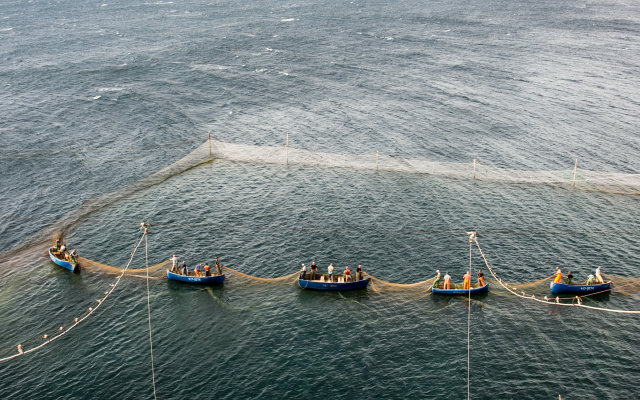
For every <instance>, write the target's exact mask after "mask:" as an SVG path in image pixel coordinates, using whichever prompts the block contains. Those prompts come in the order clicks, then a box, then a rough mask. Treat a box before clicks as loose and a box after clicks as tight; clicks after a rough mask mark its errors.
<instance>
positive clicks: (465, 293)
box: [431, 283, 489, 296]
mask: <svg viewBox="0 0 640 400" xmlns="http://www.w3.org/2000/svg"><path fill="white" fill-rule="evenodd" d="M488 291H489V284H488V283H485V284H484V286H480V287H475V288H474V287H472V288H470V289H456V288H453V289H440V288H434V287H432V288H431V292H432V293H434V294H446V295H449V296H469V292H471V295H474V294H481V293H487V292H488Z"/></svg>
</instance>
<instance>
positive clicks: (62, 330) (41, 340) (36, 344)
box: [0, 230, 148, 362]
mask: <svg viewBox="0 0 640 400" xmlns="http://www.w3.org/2000/svg"><path fill="white" fill-rule="evenodd" d="M146 236H147V231H146V230H145V231H144V233H143V234H142V237H140V240H139V241H138V243H136V245H135V246H134V247H133V251H132V252H131V255H130V256H129V261H128V262H127V265H126V266H125V267H124V268H116V269H118V270H119V271H120V273H119V274H118V277H117V278H116V281H115V283H112V284H111V285H110V288H109V290H107V291H105V292H104V295H103V296H102V297H101V298H100V299H98V300H96V303H95V305H94V306H91V307H89V308H87V310H86V311H85V312H84V313H83V314H82V315H81V316H79V317H76V318H74V319H73V321H72V322H69V323H68V324H66V325H62V326H60V327H58V328H56V329H55V330H52V331H49V332H47V333H44V334H43V335H41V336H39V337H38V338H35V339H31V340H28V341H26V342H23V343H21V344H18V345H17V346H14V347H10V348H8V349H4V350H2V351H0V353H7V352H9V351H11V352H13V353H14V354H12V355H10V356H5V357H2V358H0V362H4V361H8V360H11V359H14V358H16V357H20V356H23V355H25V354H29V353H32V352H34V351H36V350H39V349H41V348H43V347H45V346H46V345H48V344H50V343H52V342H53V341H54V340H57V339H59V338H61V337H62V336H64V335H66V334H67V333H69V332H70V331H71V330H72V329H73V328H75V327H76V326H77V325H78V324H80V323H82V322H83V321H84V320H86V319H87V318H89V317H90V316H91V315H92V314H93V313H94V312H95V311H96V310H97V309H98V308H100V306H101V305H102V304H103V303H104V301H105V300H106V299H107V298H108V297H109V295H111V293H112V292H113V291H114V289H115V288H116V287H117V286H118V284H119V283H120V280H121V279H122V277H123V276H124V275H125V273H126V272H127V270H128V269H129V266H130V265H131V261H132V260H133V256H134V255H135V254H136V251H137V250H138V247H140V244H141V243H142V240H143V239H144V238H145V237H146ZM110 268H114V267H110ZM147 269H148V268H147ZM29 345H33V347H28V346H29Z"/></svg>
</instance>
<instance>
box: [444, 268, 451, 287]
mask: <svg viewBox="0 0 640 400" xmlns="http://www.w3.org/2000/svg"><path fill="white" fill-rule="evenodd" d="M443 289H451V275H449V273H448V272H447V273H446V274H444V286H443Z"/></svg>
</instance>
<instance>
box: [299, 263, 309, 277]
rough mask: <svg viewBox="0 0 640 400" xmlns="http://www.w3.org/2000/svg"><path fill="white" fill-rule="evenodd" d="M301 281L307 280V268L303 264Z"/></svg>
mask: <svg viewBox="0 0 640 400" xmlns="http://www.w3.org/2000/svg"><path fill="white" fill-rule="evenodd" d="M300 279H303V280H306V279H307V266H306V265H304V264H302V268H300Z"/></svg>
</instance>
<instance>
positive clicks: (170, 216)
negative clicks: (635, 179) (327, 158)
mask: <svg viewBox="0 0 640 400" xmlns="http://www.w3.org/2000/svg"><path fill="white" fill-rule="evenodd" d="M639 33H640V10H639V9H638V7H637V6H634V5H633V4H631V5H629V4H625V3H623V2H618V1H605V2H601V3H597V4H595V3H584V2H566V3H563V4H556V3H555V2H545V1H543V2H537V3H535V4H528V3H526V2H515V3H514V2H501V1H491V2H488V3H487V2H485V3H481V4H480V3H478V4H468V3H465V2H453V3H450V2H432V3H428V4H425V3H419V2H412V1H407V2H401V3H397V4H396V3H394V4H385V3H382V2H372V3H357V2H344V3H343V2H331V3H323V4H319V3H312V2H298V3H296V4H289V3H282V2H277V1H276V2H268V3H265V4H253V3H246V2H221V3H220V2H219V3H206V2H201V1H196V0H193V1H187V2H157V3H131V2H128V1H127V2H125V1H113V2H108V3H107V2H105V3H104V4H87V5H82V4H77V3H75V2H66V1H61V2H53V1H46V0H43V1H34V2H30V3H22V2H8V3H3V4H1V5H0V54H1V55H2V56H3V60H4V61H3V62H2V63H0V86H2V87H3V91H1V92H0V105H1V109H2V110H3V117H2V119H0V137H1V138H2V139H3V142H4V143H5V146H3V149H0V168H1V169H2V174H0V185H1V186H0V187H1V188H2V195H1V196H0V206H1V207H0V209H1V210H2V211H1V214H0V217H1V219H2V222H3V223H2V224H1V227H0V249H2V251H3V253H2V256H1V257H0V263H1V267H0V283H1V289H0V326H1V327H2V332H3V334H2V335H0V350H7V349H8V352H7V351H5V352H3V353H2V355H6V354H11V352H12V350H11V348H14V347H15V346H16V345H17V344H19V343H25V342H26V341H28V340H31V339H34V338H36V339H37V338H38V337H39V336H40V335H42V334H43V333H45V332H51V331H52V330H55V329H56V327H57V326H60V325H63V324H67V323H69V322H70V321H71V320H73V318H74V317H76V316H79V315H81V314H82V313H83V312H84V311H85V310H86V309H87V308H88V307H90V306H94V305H95V304H96V300H97V299H99V298H101V297H102V296H103V294H104V292H105V291H106V290H108V289H109V285H110V284H112V283H113V282H114V280H115V277H114V276H113V275H112V274H108V273H106V272H101V271H100V270H97V269H94V270H91V271H84V272H83V273H81V274H79V275H73V274H69V273H67V271H65V270H62V269H60V268H58V267H56V266H55V265H52V264H51V263H50V262H49V261H48V259H47V257H46V247H47V246H48V244H49V237H48V236H47V234H44V235H43V234H40V232H42V231H43V230H45V229H47V228H49V227H52V226H53V227H54V228H61V227H62V228H64V227H69V229H68V231H67V232H66V240H67V241H68V243H69V244H70V246H71V247H72V248H77V249H78V251H79V252H80V254H81V255H82V256H84V257H87V258H89V259H92V260H95V261H98V262H100V263H104V264H107V265H112V266H117V267H123V266H124V265H125V264H126V262H127V260H128V256H129V252H130V251H131V249H132V246H133V245H134V244H135V243H136V241H137V240H138V238H139V235H140V230H139V224H140V222H142V221H145V222H148V223H149V224H150V225H151V226H150V235H149V262H150V264H156V263H159V262H161V261H164V260H166V259H168V258H169V257H170V256H171V255H172V254H177V255H178V257H180V259H181V260H182V259H185V260H187V262H188V263H189V265H190V266H193V264H194V263H196V262H202V261H211V260H212V259H213V258H214V257H215V256H220V257H221V259H222V260H223V262H224V263H225V264H227V265H229V266H230V267H232V268H234V269H236V270H238V271H241V272H244V273H247V274H251V275H255V276H260V277H267V278H269V277H280V276H284V275H288V274H290V273H293V272H295V271H296V270H297V269H298V268H299V265H300V263H306V264H308V263H310V262H311V261H316V262H317V263H319V264H320V266H321V268H322V269H323V270H324V269H325V268H326V266H327V264H328V263H329V262H333V263H334V264H335V265H336V266H337V267H338V268H339V269H341V268H343V267H344V266H346V265H348V266H350V267H352V268H353V267H355V266H356V265H357V264H362V265H364V267H365V270H366V271H367V272H368V273H370V274H371V275H373V276H375V277H377V278H380V279H383V280H385V281H390V282H395V283H413V282H418V281H422V280H424V279H427V278H429V277H432V276H433V274H434V272H435V270H436V269H440V270H441V271H443V272H445V271H448V272H450V273H451V274H452V275H453V276H454V279H455V280H456V281H460V280H461V277H462V275H463V274H464V272H465V271H466V269H467V268H468V265H469V244H468V241H467V237H466V235H465V234H464V232H466V231H471V230H474V231H478V238H479V242H480V244H481V246H482V248H483V250H484V252H485V253H486V255H487V257H488V260H489V262H491V263H492V265H493V266H494V268H495V270H496V271H497V272H498V273H499V274H500V277H501V278H503V279H504V280H505V281H508V282H530V281H535V280H538V279H542V278H544V277H547V276H549V275H551V273H552V272H553V271H554V270H555V268H556V267H557V266H560V267H562V269H563V270H572V271H573V273H574V275H575V276H576V277H577V279H584V277H585V276H586V275H587V274H588V273H591V272H592V271H593V270H594V268H595V267H596V266H597V265H601V266H602V268H603V270H604V272H605V274H612V275H615V276H618V277H627V278H637V277H639V276H640V271H639V270H638V265H639V264H640V263H639V261H640V260H639V258H638V254H640V251H639V250H640V241H639V240H638V237H640V235H639V232H638V223H637V221H638V220H639V219H640V218H639V217H640V215H639V214H640V211H639V210H640V208H639V207H638V197H637V196H621V195H612V194H609V193H599V192H585V191H580V190H573V189H571V187H570V186H568V185H564V186H562V185H560V186H550V185H546V184H544V183H542V184H512V183H508V182H487V181H475V182H474V181H473V180H471V179H458V178H448V177H444V176H434V175H429V174H418V173H405V172H391V171H379V172H376V171H375V170H373V169H371V168H358V166H357V165H356V166H355V168H334V167H326V166H321V165H317V166H313V165H299V164H291V165H289V166H287V165H284V164H266V163H262V162H260V161H259V157H257V156H256V155H255V154H252V153H249V154H247V157H246V161H245V162H240V161H237V160H235V159H224V158H222V159H216V160H214V161H212V162H210V163H206V164H202V165H199V166H197V167H195V168H193V169H189V170H187V171H185V172H183V173H180V174H177V175H174V176H171V177H170V178H168V179H167V180H166V181H163V182H157V184H156V185H152V186H150V187H148V188H146V189H142V190H133V189H132V190H129V191H127V190H126V189H122V188H127V187H128V186H127V185H130V184H132V183H135V182H139V181H140V180H141V179H143V178H144V177H146V176H148V175H150V174H153V173H155V172H156V171H159V170H160V169H162V168H164V167H166V166H168V165H170V164H172V163H174V162H175V161H177V160H180V159H181V158H182V157H183V156H185V155H186V154H189V153H190V152H191V151H192V150H193V149H194V148H196V147H197V146H200V145H201V144H202V143H203V142H204V140H205V139H206V133H207V132H208V131H210V130H211V131H212V135H213V136H214V138H215V139H217V140H222V141H225V142H230V143H240V144H248V145H255V146H259V147H258V148H266V147H264V146H275V145H282V144H283V143H284V139H285V136H286V134H289V140H290V144H291V145H292V146H294V147H296V148H299V149H305V150H308V151H310V153H309V154H310V157H312V158H313V157H318V158H320V157H322V154H321V152H328V153H332V154H344V155H345V156H344V157H345V159H354V160H357V157H355V156H354V155H357V154H365V153H367V154H373V150H375V149H379V150H381V152H383V153H384V154H386V155H388V156H389V157H393V158H394V159H396V160H399V162H402V161H403V160H410V159H413V160H415V159H418V160H427V161H437V162H457V163H469V162H470V161H471V160H472V159H474V158H475V159H478V160H480V162H481V163H483V164H485V165H493V166H497V167H502V168H511V169H517V170H521V171H531V172H532V173H535V172H533V171H537V170H565V169H566V170H570V169H571V168H572V166H573V160H574V159H576V158H578V159H579V162H580V165H581V166H582V167H584V168H587V169H590V170H597V171H608V172H614V171H615V172H623V173H637V171H638V169H639V166H640V163H639V162H640V159H639V158H638V149H639V148H640V142H639V137H638V135H637V132H636V129H635V127H636V126H638V122H640V121H639V119H638V115H640V113H638V104H640V99H639V98H638V93H637V89H636V88H637V87H638V86H639V85H638V84H639V83H640V82H638V76H640V75H639V74H638V57H637V54H638V52H637V50H638V44H637V43H639V42H638V37H639V36H640V35H639ZM260 146H262V147H260ZM117 190H121V192H119V193H120V194H122V193H125V195H124V196H123V197H122V198H120V196H116V195H110V194H109V193H112V192H114V191H117ZM99 196H104V197H102V198H101V199H100V200H99V201H97V200H92V199H95V198H97V197H99ZM110 199H111V200H110ZM91 204H94V205H96V207H95V210H92V211H91V212H86V213H85V212H80V211H78V210H83V209H84V208H83V207H87V209H88V208H90V207H91ZM97 205H101V206H102V207H97ZM69 213H71V214H69ZM65 215H71V216H73V217H74V218H67V219H66V220H65V221H64V222H62V223H59V224H56V221H59V220H60V219H61V218H62V217H64V216H65ZM43 238H44V239H46V240H45V241H43ZM14 249H18V250H14ZM142 250H143V249H141V250H139V253H138V254H137V255H136V257H135V258H134V261H133V264H132V267H133V268H141V267H144V265H145V260H144V256H143V254H144V253H143V252H142ZM472 266H473V269H474V270H476V269H477V268H479V267H483V264H482V261H481V258H480V255H479V253H478V251H477V250H476V249H473V251H472ZM162 273H163V271H159V272H156V273H154V274H152V276H151V280H150V291H149V293H150V304H151V318H152V334H153V345H154V361H155V362H154V366H155V379H156V386H157V395H158V398H229V399H237V398H264V399H272V398H345V399H346V398H349V399H354V398H355V399H358V398H363V399H364V398H389V399H400V398H402V399H405V398H464V397H465V396H466V395H467V387H466V382H467V380H466V377H467V313H468V311H469V307H470V309H471V328H470V337H471V342H470V343H471V351H470V364H471V373H470V382H471V397H473V398H487V399H488V398H513V399H516V398H517V399H520V398H535V399H538V398H539V399H543V398H544V399H548V398H557V396H558V394H561V395H562V396H563V398H567V399H571V398H580V399H583V398H611V399H621V398H629V399H632V398H636V397H637V382H638V379H639V378H640V376H639V373H638V370H637V358H638V356H639V353H638V348H639V345H640V338H639V336H638V317H637V316H634V315H625V314H613V313H606V312H598V311H594V310H587V309H578V308H570V307H555V306H549V305H542V304H538V303H533V302H531V301H527V300H522V299H518V298H516V297H514V296H512V295H511V294H509V293H507V292H506V291H504V290H501V289H499V288H498V286H497V284H496V283H495V282H491V284H492V290H491V291H490V292H489V294H488V295H486V296H484V297H480V298H477V299H475V300H473V301H472V302H471V304H468V302H467V301H466V299H463V298H441V297H436V296H428V295H427V293H425V292H421V291H419V290H415V289H412V290H388V289H385V288H384V287H383V286H379V287H378V290H375V289H374V288H369V289H368V290H366V291H360V292H354V293H315V292H307V291H303V290H301V289H300V288H298V287H297V286H296V285H295V284H294V283H292V282H279V283H266V282H260V281H251V280H247V279H240V278H238V277H237V276H236V275H230V276H229V277H228V279H227V282H225V285H224V286H222V287H213V288H201V287H191V286H188V285H187V286H185V285H179V284H174V283H172V282H167V280H166V279H165V278H164V277H163V275H162ZM485 273H486V270H485ZM487 275H488V274H487ZM527 290H528V291H529V292H530V293H535V294H536V296H544V295H548V294H549V293H548V289H547V288H546V286H545V285H544V284H543V285H541V286H537V287H534V288H531V289H527ZM146 300H147V291H146V283H145V280H144V279H141V278H139V277H135V276H129V275H127V276H126V277H125V278H124V279H123V281H122V282H121V283H120V284H119V286H118V287H117V288H116V290H115V291H114V292H113V294H112V295H111V296H110V297H109V298H108V299H107V301H106V302H105V303H104V304H103V305H102V306H101V308H100V309H99V310H98V311H97V312H96V314H94V315H92V316H91V317H90V318H89V319H87V320H86V321H85V322H83V323H82V324H80V325H79V326H78V327H76V328H75V329H74V330H73V331H71V332H70V333H69V334H68V335H66V336H64V337H63V338H61V339H59V340H57V341H55V342H53V343H51V344H50V345H48V346H45V347H44V348H43V349H42V350H40V351H38V352H35V353H33V354H29V355H25V356H23V357H19V358H17V359H14V360H11V361H9V362H5V363H0V377H2V379H1V380H0V397H1V398H9V399H24V398H35V397H38V398H56V399H59V398H68V399H76V398H118V397H120V398H149V397H152V395H153V394H152V381H151V361H150V355H149V340H148V339H149V338H148V331H147V328H148V326H147V308H146ZM639 300H640V299H639V297H638V294H637V293H634V292H633V291H628V292H622V291H614V292H613V293H611V294H610V295H605V296H600V297H596V298H587V299H586V300H585V301H586V302H587V304H589V305H594V306H598V307H605V308H610V309H621V310H638V309H640V307H639V306H638V305H639Z"/></svg>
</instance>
